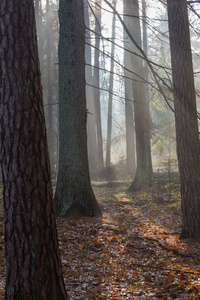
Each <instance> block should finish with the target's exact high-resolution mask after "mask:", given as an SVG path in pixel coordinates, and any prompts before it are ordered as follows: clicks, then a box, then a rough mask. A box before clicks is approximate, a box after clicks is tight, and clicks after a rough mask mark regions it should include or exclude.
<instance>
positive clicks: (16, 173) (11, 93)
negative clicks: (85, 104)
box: [0, 0, 67, 300]
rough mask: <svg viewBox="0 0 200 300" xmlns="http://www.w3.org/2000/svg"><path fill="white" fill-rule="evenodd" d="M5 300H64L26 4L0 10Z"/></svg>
mask: <svg viewBox="0 0 200 300" xmlns="http://www.w3.org/2000/svg"><path fill="white" fill-rule="evenodd" d="M0 8H1V9H0V20H1V23H0V37H1V44H0V70H1V76H0V132H1V151H0V154H1V155H0V156H1V158H0V159H1V166H2V173H3V185H4V207H5V242H6V299H11V300H14V299H15V300H16V299H19V300H21V299H30V300H31V299H37V300H42V299H57V300H64V299H67V295H66V291H65V288H64V282H63V278H62V272H61V263H60V256H59V250H58V241H57V231H56V222H55V214H54V207H53V196H52V189H51V178H50V167H49V157H48V149H47V141H46V130H45V121H44V111H43V103H42V88H41V79H40V71H39V59H38V52H37V37H36V27H35V15H34V3H33V1H32V0H15V1H13V0H2V1H1V4H0Z"/></svg>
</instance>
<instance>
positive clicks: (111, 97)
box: [106, 0, 117, 168]
mask: <svg viewBox="0 0 200 300" xmlns="http://www.w3.org/2000/svg"><path fill="white" fill-rule="evenodd" d="M116 4H117V0H114V1H113V7H114V8H115V9H116ZM115 21H116V15H115V14H113V21H112V41H113V43H112V46H111V57H112V58H113V59H111V65H110V72H111V73H110V84H109V99H108V125H107V145H106V168H109V167H110V159H111V134H112V101H113V79H114V76H113V71H114V54H115V44H114V41H115V23H116V22H115Z"/></svg>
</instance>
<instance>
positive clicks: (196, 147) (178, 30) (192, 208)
mask: <svg viewBox="0 0 200 300" xmlns="http://www.w3.org/2000/svg"><path fill="white" fill-rule="evenodd" d="M167 6H168V20H169V36H170V49H171V61H172V76H173V92H174V109H175V123H176V138H177V156H178V164H179V171H180V183H181V206H182V213H183V217H182V219H183V227H182V232H181V235H180V237H181V238H191V237H197V236H198V237H199V236H200V143H199V132H198V122H197V109H196V99H195V88H194V77H193V66H192V54H191V45H190V33H189V21H188V12H187V1H186V0H179V1H176V0H168V1H167Z"/></svg>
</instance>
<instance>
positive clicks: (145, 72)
mask: <svg viewBox="0 0 200 300" xmlns="http://www.w3.org/2000/svg"><path fill="white" fill-rule="evenodd" d="M142 14H143V23H142V24H143V51H144V53H145V54H146V56H148V47H147V23H146V0H142ZM148 73H149V72H148V68H147V63H146V61H143V76H144V79H145V81H146V82H145V83H144V89H145V99H146V114H147V126H146V130H147V140H146V145H147V165H148V173H149V174H148V176H149V185H152V184H154V175H153V166H152V155H151V115H150V96H149V84H148V83H147V82H148V81H149V76H148V75H149V74H148Z"/></svg>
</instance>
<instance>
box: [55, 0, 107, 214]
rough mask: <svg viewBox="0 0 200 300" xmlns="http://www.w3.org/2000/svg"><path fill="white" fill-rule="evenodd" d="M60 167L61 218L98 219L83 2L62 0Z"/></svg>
mask: <svg viewBox="0 0 200 300" xmlns="http://www.w3.org/2000/svg"><path fill="white" fill-rule="evenodd" d="M59 19H60V39H59V49H58V54H59V143H60V145H59V166H58V181H57V187H56V194H55V203H56V209H57V210H58V213H59V214H60V215H63V216H66V215H68V214H71V215H72V214H75V215H76V216H77V214H78V215H88V216H96V215H100V214H101V211H100V208H99V206H98V204H97V201H96V199H95V196H94V193H93V190H92V187H91V183H90V176H89V168H88V156H87V134H86V119H87V110H86V98H85V26H84V9H83V0H81V1H80V0H73V1H71V0H60V7H59Z"/></svg>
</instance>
